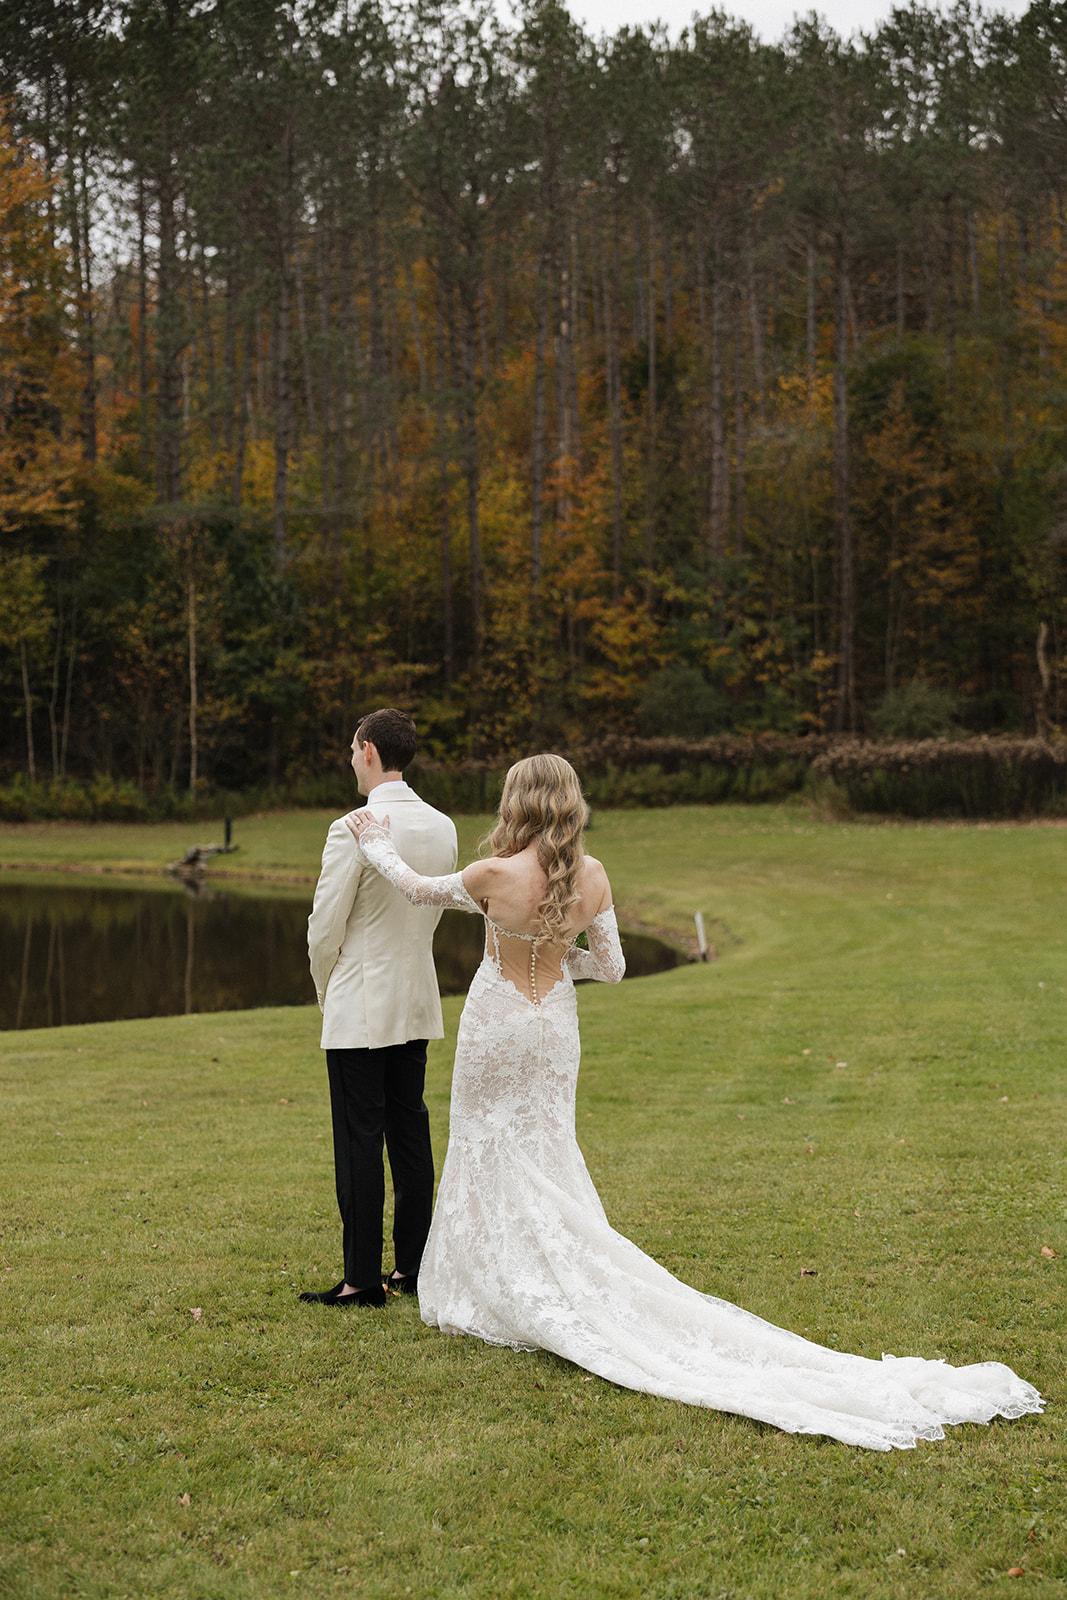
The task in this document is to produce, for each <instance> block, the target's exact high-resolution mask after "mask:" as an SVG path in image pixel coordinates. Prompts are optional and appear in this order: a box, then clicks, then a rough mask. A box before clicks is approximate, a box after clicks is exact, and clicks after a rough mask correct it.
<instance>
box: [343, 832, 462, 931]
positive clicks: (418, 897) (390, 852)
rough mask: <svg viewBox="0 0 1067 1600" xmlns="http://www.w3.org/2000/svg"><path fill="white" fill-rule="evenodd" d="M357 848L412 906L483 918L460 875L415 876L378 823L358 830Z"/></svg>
mask: <svg viewBox="0 0 1067 1600" xmlns="http://www.w3.org/2000/svg"><path fill="white" fill-rule="evenodd" d="M359 846H360V849H361V850H362V851H363V854H364V856H365V857H366V859H367V860H368V861H369V862H370V865H371V866H372V867H373V868H374V869H375V871H376V872H380V873H381V875H382V877H383V878H388V879H389V882H390V883H391V884H392V885H393V887H394V888H395V889H399V890H400V893H401V894H402V895H403V896H404V899H405V900H410V901H411V904H412V905H413V906H450V907H452V909H453V910H455V911H474V912H477V914H478V916H482V915H483V912H482V908H481V906H480V905H479V904H478V902H477V900H472V899H471V896H470V895H469V894H468V893H467V890H466V888H465V887H464V883H463V874H462V873H461V872H450V873H449V874H448V876H447V877H445V878H424V877H423V876H422V874H421V872H415V871H414V869H413V868H411V867H409V866H407V865H406V864H405V863H404V862H403V861H402V860H401V859H400V857H399V856H398V855H397V853H396V846H395V845H394V844H393V841H392V839H391V838H390V837H389V835H388V833H387V832H386V831H385V829H384V828H383V827H382V825H381V824H380V823H378V822H375V823H371V824H370V825H369V826H367V827H364V828H363V829H362V830H361V832H360V834H359Z"/></svg>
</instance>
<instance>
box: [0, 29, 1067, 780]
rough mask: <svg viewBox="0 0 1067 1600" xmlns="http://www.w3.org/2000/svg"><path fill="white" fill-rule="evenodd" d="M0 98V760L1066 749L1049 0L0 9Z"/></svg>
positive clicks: (1063, 235) (259, 771) (1066, 441)
mask: <svg viewBox="0 0 1067 1600" xmlns="http://www.w3.org/2000/svg"><path fill="white" fill-rule="evenodd" d="M0 96H2V101H3V104H2V122H0V701H2V704H3V717H2V720H0V781H3V782H7V783H11V782H13V781H14V782H17V783H21V784H30V785H38V784H39V785H47V784H59V785H61V784H63V783H74V782H77V781H80V782H87V781H90V780H92V779H93V778H94V777H97V776H98V775H103V776H106V777H107V778H108V779H111V780H116V781H117V780H122V781H124V782H127V783H129V784H131V785H136V786H137V788H138V789H139V790H140V791H142V792H143V793H144V794H146V795H148V796H158V795H160V794H164V793H174V794H177V793H184V794H192V795H197V794H204V793H208V792H210V791H211V790H212V789H215V788H228V789H241V788H244V787H250V786H255V785H259V786H271V787H273V788H275V789H279V790H284V789H285V787H286V786H287V785H289V786H292V785H294V784H297V783H299V782H302V781H305V780H312V779H314V778H315V777H316V775H319V774H326V773H334V772H336V771H337V770H338V767H339V764H340V765H343V762H344V758H345V755H346V751H347V746H348V743H349V740H350V739H351V736H352V731H353V728H354V726H355V722H356V720H357V719H358V717H359V715H360V714H361V713H363V712H365V711H367V710H370V709H373V708H374V707H375V706H377V705H381V704H398V705H401V706H404V707H406V708H408V709H410V710H411V711H412V713H413V714H414V715H415V716H416V718H417V720H418V724H419V729H420V737H421V741H422V749H423V751H424V752H425V753H426V754H427V755H428V756H431V757H434V758H436V759H438V760H440V761H457V760H462V759H469V758H481V759H488V758H494V759H495V758H502V757H507V756H508V755H513V754H521V753H525V752H527V751H529V750H530V749H533V748H537V747H550V748H557V749H564V750H566V749H574V748H578V747H580V746H582V745H583V744H584V743H587V742H588V741H590V740H592V739H604V738H606V737H609V736H618V737H620V738H625V737H629V736H635V735H636V736H645V737H656V736H662V737H669V738H673V739H681V740H699V739H703V738H706V737H709V736H732V737H739V736H746V735H759V734H778V735H782V736H788V737H789V738H790V739H792V740H795V739H797V738H798V737H802V736H805V735H811V736H817V737H818V738H819V739H820V740H822V741H825V738H826V737H827V736H833V735H854V736H855V735H861V736H862V735H866V736H876V735H878V734H883V735H893V734H903V733H907V734H916V733H922V732H928V733H939V732H940V733H946V734H952V735H953V736H954V737H957V738H958V737H959V736H960V735H961V734H967V733H970V734H990V733H993V734H995V733H999V732H1011V733H1017V734H1024V735H1033V734H1037V735H1038V736H1039V737H1041V736H1043V737H1049V736H1052V735H1054V734H1055V733H1056V732H1057V731H1058V727H1059V724H1060V721H1061V718H1062V717H1063V716H1064V714H1065V712H1067V707H1065V705H1064V695H1065V692H1067V684H1065V681H1064V680H1065V674H1067V605H1065V602H1067V585H1065V581H1064V579H1065V538H1067V518H1065V494H1064V491H1065V487H1067V432H1065V427H1067V412H1065V402H1067V385H1065V371H1064V360H1065V355H1067V231H1065V220H1064V212H1063V199H1064V189H1065V179H1067V159H1065V158H1067V8H1065V7H1064V6H1062V5H1061V4H1058V3H1056V0H1036V3H1035V4H1033V5H1032V6H1031V7H1030V9H1029V10H1028V11H1027V12H1026V13H1025V14H1024V15H1023V16H1021V17H1010V16H1006V15H1002V14H999V13H997V12H996V11H995V10H994V11H988V12H986V11H983V10H982V9H981V8H980V7H979V6H978V5H977V4H970V3H969V0H960V3H959V4H956V5H955V6H952V7H951V8H949V9H941V10H937V9H931V8H929V7H927V6H924V5H921V4H911V5H909V6H907V7H905V8H899V9H896V10H894V11H892V12H891V14H890V15H889V18H888V20H887V21H886V22H885V23H884V24H883V25H882V26H881V27H880V28H879V29H878V30H877V31H876V32H875V33H873V34H872V35H870V36H860V35H857V36H856V37H855V38H852V39H844V38H841V37H839V36H837V35H836V34H835V33H834V32H833V31H832V30H831V29H830V28H829V27H828V26H826V24H825V23H824V22H822V21H821V20H820V19H819V18H818V16H817V15H816V14H814V13H812V14H811V15H810V16H809V17H808V18H806V19H803V20H798V21H797V23H796V24H795V25H794V27H793V28H792V30H791V31H790V32H789V33H788V34H786V36H785V37H783V38H782V39H781V40H780V41H778V42H776V43H773V44H768V43H764V42H761V41H760V39H758V38H757V37H756V36H755V34H754V33H753V32H752V30H751V29H750V28H749V27H748V26H747V25H745V24H743V23H741V22H738V21H736V20H734V19H732V18H731V17H730V16H729V14H728V13H727V12H725V11H720V10H713V11H710V12H708V13H707V14H706V15H704V16H698V17H694V20H693V22H692V24H691V26H690V27H689V28H688V29H687V30H686V31H685V32H684V33H683V34H682V35H681V36H680V38H679V39H678V40H677V41H676V42H675V41H672V40H671V39H670V38H669V37H668V35H667V34H666V33H665V31H664V30H662V29H660V28H659V27H655V26H652V27H649V28H646V29H622V30H620V31H619V32H618V33H616V34H615V35H614V36H613V37H600V38H592V37H590V36H589V35H588V34H587V33H586V32H584V31H583V29H582V28H581V26H579V24H578V23H577V22H576V21H575V20H574V19H573V18H572V17H571V16H570V15H569V13H568V11H567V10H566V8H565V6H564V5H562V4H560V3H559V0H526V3H525V4H524V5H523V6H522V8H521V10H520V11H519V13H518V14H517V19H516V21H515V23H514V24H513V25H505V24H504V23H503V22H501V21H500V20H499V18H498V17H497V16H496V14H495V13H494V11H493V10H492V9H491V8H490V7H488V6H483V5H482V4H481V3H480V0H476V3H474V4H473V5H471V4H468V5H464V6H459V5H455V4H452V3H451V0H401V3H397V4H392V3H389V0H287V3H280V0H20V3H19V4H17V5H12V4H7V5H5V6H3V7H0ZM909 719H910V720H909Z"/></svg>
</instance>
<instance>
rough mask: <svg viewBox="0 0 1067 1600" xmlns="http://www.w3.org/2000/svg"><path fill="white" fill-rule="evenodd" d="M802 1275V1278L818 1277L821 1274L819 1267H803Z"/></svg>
mask: <svg viewBox="0 0 1067 1600" xmlns="http://www.w3.org/2000/svg"><path fill="white" fill-rule="evenodd" d="M800 1276H801V1277H802V1278H817V1277H818V1276H819V1269H818V1267H801V1269H800Z"/></svg>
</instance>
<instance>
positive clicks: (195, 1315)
mask: <svg viewBox="0 0 1067 1600" xmlns="http://www.w3.org/2000/svg"><path fill="white" fill-rule="evenodd" d="M189 1315H190V1316H191V1317H192V1319H193V1321H194V1322H199V1321H200V1318H201V1317H202V1316H203V1315H204V1313H203V1312H202V1311H201V1309H200V1307H199V1306H190V1307H189Z"/></svg>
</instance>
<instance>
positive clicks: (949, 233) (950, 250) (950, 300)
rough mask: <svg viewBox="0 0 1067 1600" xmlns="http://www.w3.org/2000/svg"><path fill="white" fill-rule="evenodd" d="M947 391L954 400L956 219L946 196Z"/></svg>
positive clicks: (949, 198)
mask: <svg viewBox="0 0 1067 1600" xmlns="http://www.w3.org/2000/svg"><path fill="white" fill-rule="evenodd" d="M945 291H946V293H945V393H946V395H947V398H948V400H949V402H950V403H951V400H952V383H953V378H954V377H955V368H956V219H955V214H954V213H953V210H952V199H951V197H950V196H946V198H945Z"/></svg>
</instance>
